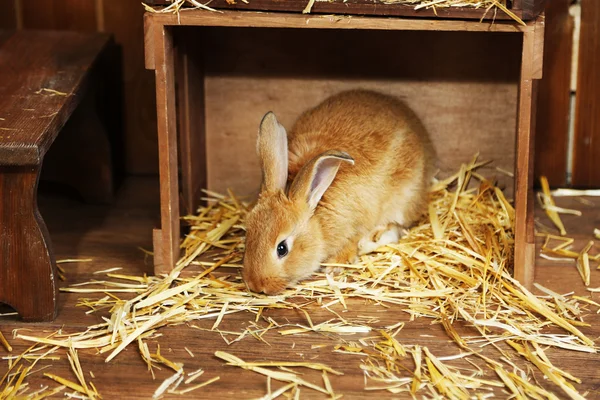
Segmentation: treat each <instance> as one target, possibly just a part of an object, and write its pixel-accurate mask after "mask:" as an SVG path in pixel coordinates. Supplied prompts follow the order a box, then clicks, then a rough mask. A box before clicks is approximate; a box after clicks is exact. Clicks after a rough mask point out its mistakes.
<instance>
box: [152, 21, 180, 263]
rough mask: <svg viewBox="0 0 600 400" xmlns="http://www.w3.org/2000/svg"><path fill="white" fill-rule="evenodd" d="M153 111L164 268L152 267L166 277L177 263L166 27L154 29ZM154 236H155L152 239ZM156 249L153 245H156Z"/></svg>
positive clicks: (171, 60)
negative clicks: (154, 78) (154, 93)
mask: <svg viewBox="0 0 600 400" xmlns="http://www.w3.org/2000/svg"><path fill="white" fill-rule="evenodd" d="M154 35H155V36H154V44H155V46H156V47H155V49H154V56H155V59H156V65H157V66H158V68H156V70H155V74H156V107H157V112H156V115H157V125H158V148H159V172H160V174H159V176H160V185H161V186H160V210H161V233H160V236H159V237H160V238H161V239H162V247H160V248H157V249H155V251H157V252H160V254H161V258H160V259H157V260H155V261H162V262H163V264H155V270H154V272H155V273H156V274H160V273H168V272H169V271H170V270H171V269H172V268H173V267H174V266H175V264H176V262H177V260H178V259H179V254H180V251H179V240H180V225H179V217H180V213H179V182H178V179H179V174H178V172H179V171H178V167H179V163H178V162H177V157H178V156H177V112H176V110H175V107H176V100H175V54H174V49H173V36H172V32H171V31H170V30H169V28H167V27H158V26H157V27H156V28H155V29H154ZM156 236H157V234H156V233H155V237H156ZM155 245H156V243H155Z"/></svg>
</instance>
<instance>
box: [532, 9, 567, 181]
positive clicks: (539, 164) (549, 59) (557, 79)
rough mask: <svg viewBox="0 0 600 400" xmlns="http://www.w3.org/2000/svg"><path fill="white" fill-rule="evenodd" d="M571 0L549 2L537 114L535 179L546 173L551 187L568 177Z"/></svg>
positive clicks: (537, 179)
mask: <svg viewBox="0 0 600 400" xmlns="http://www.w3.org/2000/svg"><path fill="white" fill-rule="evenodd" d="M569 4H570V0H558V1H551V2H548V3H547V6H546V10H545V15H546V30H545V36H544V42H545V45H544V60H545V62H544V73H543V74H544V77H543V78H542V80H541V81H540V88H539V100H538V112H537V114H536V115H537V117H536V127H537V128H536V143H535V156H536V158H535V180H536V182H537V181H539V177H540V176H542V175H544V176H546V177H547V178H548V182H549V183H550V185H551V186H552V187H564V186H565V185H566V177H567V142H568V134H569V110H570V79H571V52H572V51H573V37H572V35H573V27H574V24H573V19H572V18H571V16H570V15H569Z"/></svg>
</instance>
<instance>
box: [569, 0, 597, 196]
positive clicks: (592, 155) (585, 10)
mask: <svg viewBox="0 0 600 400" xmlns="http://www.w3.org/2000/svg"><path fill="white" fill-rule="evenodd" d="M578 65H579V67H578V68H579V71H578V73H577V97H576V106H575V107H576V110H575V145H574V154H573V175H572V185H573V186H575V187H587V188H590V187H600V168H599V167H598V161H597V160H598V154H600V74H598V65H600V2H598V1H595V0H582V1H581V32H580V38H579V63H578Z"/></svg>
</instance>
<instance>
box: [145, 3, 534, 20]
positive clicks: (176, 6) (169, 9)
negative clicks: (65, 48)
mask: <svg viewBox="0 0 600 400" xmlns="http://www.w3.org/2000/svg"><path fill="white" fill-rule="evenodd" d="M241 1H242V2H243V3H246V4H249V3H250V2H251V1H252V0H241ZM306 1H307V3H306V7H304V9H303V10H302V13H303V14H310V13H311V11H312V7H313V6H314V4H315V0H306ZM227 2H228V3H230V4H235V0H231V2H230V1H229V0H227ZM344 2H345V1H344ZM209 3H210V2H206V4H204V3H201V2H199V1H197V0H171V4H169V5H168V6H165V7H162V8H157V7H151V6H149V5H147V4H144V3H142V4H143V5H144V7H145V9H146V11H148V12H153V13H174V14H178V13H179V12H180V11H183V10H186V9H191V10H195V9H203V10H207V11H213V12H219V11H218V10H216V9H214V8H211V7H209V6H208V4H209ZM380 3H381V4H383V5H394V4H398V5H410V6H414V9H415V10H421V9H431V10H433V11H434V13H436V15H437V9H438V8H448V7H452V8H474V9H484V10H485V12H484V14H483V16H482V18H481V19H482V20H483V18H485V16H486V15H487V14H488V13H489V12H490V11H491V10H494V12H496V11H497V10H500V11H501V12H503V13H505V14H506V15H508V16H509V17H511V18H512V19H513V20H514V21H516V22H517V23H519V24H521V25H526V24H525V22H523V20H522V19H521V18H519V17H518V16H517V15H516V14H515V13H513V12H512V11H511V10H510V8H509V7H508V6H507V0H380Z"/></svg>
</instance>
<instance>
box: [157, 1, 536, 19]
mask: <svg viewBox="0 0 600 400" xmlns="http://www.w3.org/2000/svg"><path fill="white" fill-rule="evenodd" d="M517 2H518V4H519V5H516V4H517ZM543 2H544V0H525V1H524V2H521V0H515V2H514V4H513V6H512V7H511V5H510V4H509V5H508V8H509V9H510V10H511V11H512V12H513V13H514V14H515V15H516V16H518V17H520V18H522V19H524V20H530V19H533V18H535V17H536V16H538V15H539V13H540V12H541V10H542V9H543ZM147 4H149V5H159V6H160V5H168V4H170V2H168V1H164V0H154V1H149V2H147ZM307 4H308V1H307V0H286V1H272V0H252V1H249V2H244V1H231V0H214V1H212V2H210V4H208V5H209V6H210V7H211V8H213V9H219V10H222V9H228V10H239V11H276V12H294V13H301V12H303V10H305V8H306V7H307ZM522 7H525V9H523V8H522ZM486 8H487V7H479V8H473V7H439V6H437V7H435V8H433V7H427V8H420V9H418V10H416V9H415V5H410V4H399V3H391V2H383V1H373V0H344V1H340V0H337V1H335V0H334V1H316V2H314V4H313V5H312V7H311V9H310V13H311V14H336V15H363V16H364V15H377V16H394V17H399V16H400V17H410V18H413V17H420V18H430V19H449V18H450V19H474V20H480V19H482V18H483V19H484V20H496V21H499V20H512V18H511V16H509V15H508V14H506V13H505V12H503V11H502V10H500V9H493V10H491V11H487V12H486Z"/></svg>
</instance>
